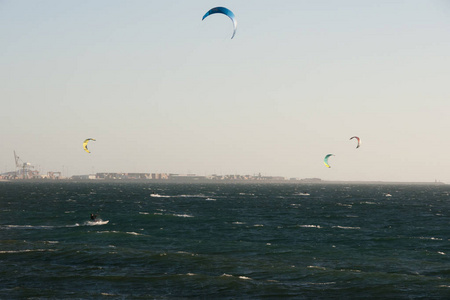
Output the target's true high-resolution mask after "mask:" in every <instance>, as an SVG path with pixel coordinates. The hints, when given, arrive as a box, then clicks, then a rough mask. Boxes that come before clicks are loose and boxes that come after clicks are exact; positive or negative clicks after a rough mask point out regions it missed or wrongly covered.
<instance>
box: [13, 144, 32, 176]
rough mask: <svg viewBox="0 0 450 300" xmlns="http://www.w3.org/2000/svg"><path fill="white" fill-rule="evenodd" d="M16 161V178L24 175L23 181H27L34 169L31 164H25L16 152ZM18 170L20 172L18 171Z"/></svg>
mask: <svg viewBox="0 0 450 300" xmlns="http://www.w3.org/2000/svg"><path fill="white" fill-rule="evenodd" d="M14 160H15V161H16V176H19V175H22V179H27V178H28V176H29V171H30V169H32V168H34V167H33V166H32V165H31V164H30V163H29V162H24V161H22V160H21V159H20V157H19V156H18V155H17V154H16V151H15V150H14ZM17 169H18V170H19V171H17Z"/></svg>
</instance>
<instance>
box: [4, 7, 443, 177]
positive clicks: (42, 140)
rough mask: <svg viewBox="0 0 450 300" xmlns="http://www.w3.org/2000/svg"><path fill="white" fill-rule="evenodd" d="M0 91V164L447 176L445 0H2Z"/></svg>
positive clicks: (77, 170) (78, 169)
mask: <svg viewBox="0 0 450 300" xmlns="http://www.w3.org/2000/svg"><path fill="white" fill-rule="evenodd" d="M215 6H225V7H227V8H229V9H231V10H232V11H233V12H234V13H235V15H236V18H237V22H238V28H237V31H236V35H235V37H234V38H233V39H230V38H231V35H232V23H231V21H230V20H229V19H228V18H227V17H226V16H224V15H212V16H210V17H208V18H207V19H205V20H204V21H202V20H201V19H202V16H203V14H204V13H205V12H206V11H207V10H209V9H210V8H212V7H215ZM0 99H1V109H0V119H1V131H0V139H1V141H2V142H1V144H0V171H2V172H5V171H10V170H13V169H14V156H13V151H14V150H16V152H17V153H18V154H19V156H20V157H21V158H22V159H23V160H24V161H27V162H30V163H32V164H33V165H35V166H37V168H38V169H39V170H41V172H42V173H46V172H47V171H64V172H65V173H68V174H69V175H74V174H88V173H93V172H167V173H182V174H183V173H196V174H199V175H206V174H213V173H216V174H255V173H259V172H261V173H262V174H263V175H273V176H276V175H278V176H286V177H298V178H305V177H319V178H322V179H324V180H386V181H434V180H435V179H437V180H441V181H443V182H447V183H450V2H449V1H445V0H435V1H432V0H428V1H427V0H420V1H419V0H417V1H416V0H408V1H405V0H402V1H400V0H398V1H393V0H386V1H383V0H377V1H373V0H367V1H365V0H341V1H334V0H323V1H321V0H315V1H310V0H308V1H301V0H295V1H294V0H292V1H287V0H286V1H274V0H271V1H269V0H245V1H242V0H240V1H229V0H223V1H216V0H215V1H201V0H198V1H186V0H179V1H175V0H164V1H161V0H158V1H151V0H143V1H138V0H134V1H125V0H122V1H114V0H102V1H100V0H84V1H82V0H76V1H75V0H74V1H71V0H66V1H58V0H53V1H45V0H41V1H32V0H28V1H25V0H23V1H22V0H3V1H2V0H0ZM354 135H358V136H360V137H361V139H362V146H361V148H360V149H355V143H356V142H355V140H352V141H350V140H349V138H350V137H352V136H354ZM86 138H95V139H97V141H96V142H91V143H90V145H89V148H90V150H91V152H92V153H91V154H87V153H86V152H84V151H83V149H82V143H83V140H84V139H86ZM328 153H334V154H335V155H336V156H334V157H332V158H331V159H330V165H331V166H332V167H331V168H330V169H328V168H326V167H325V166H324V164H323V158H324V156H325V155H326V154H328Z"/></svg>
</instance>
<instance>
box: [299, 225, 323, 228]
mask: <svg viewBox="0 0 450 300" xmlns="http://www.w3.org/2000/svg"><path fill="white" fill-rule="evenodd" d="M298 227H303V228H322V227H321V226H320V225H298Z"/></svg>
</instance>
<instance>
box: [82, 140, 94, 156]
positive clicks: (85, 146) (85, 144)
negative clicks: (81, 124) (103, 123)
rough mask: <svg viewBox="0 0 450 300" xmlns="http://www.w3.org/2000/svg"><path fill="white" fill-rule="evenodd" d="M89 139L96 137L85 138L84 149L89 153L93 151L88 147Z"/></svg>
mask: <svg viewBox="0 0 450 300" xmlns="http://www.w3.org/2000/svg"><path fill="white" fill-rule="evenodd" d="M89 141H95V139H92V138H88V139H85V140H84V142H83V149H84V151H86V152H87V153H91V152H90V151H89V149H88V147H87V144H88V142H89Z"/></svg>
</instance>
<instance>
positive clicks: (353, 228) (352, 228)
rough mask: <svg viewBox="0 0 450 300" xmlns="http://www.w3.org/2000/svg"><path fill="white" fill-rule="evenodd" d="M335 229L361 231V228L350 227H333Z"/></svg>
mask: <svg viewBox="0 0 450 300" xmlns="http://www.w3.org/2000/svg"><path fill="white" fill-rule="evenodd" d="M333 228H339V229H351V230H359V229H361V227H349V226H333Z"/></svg>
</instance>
